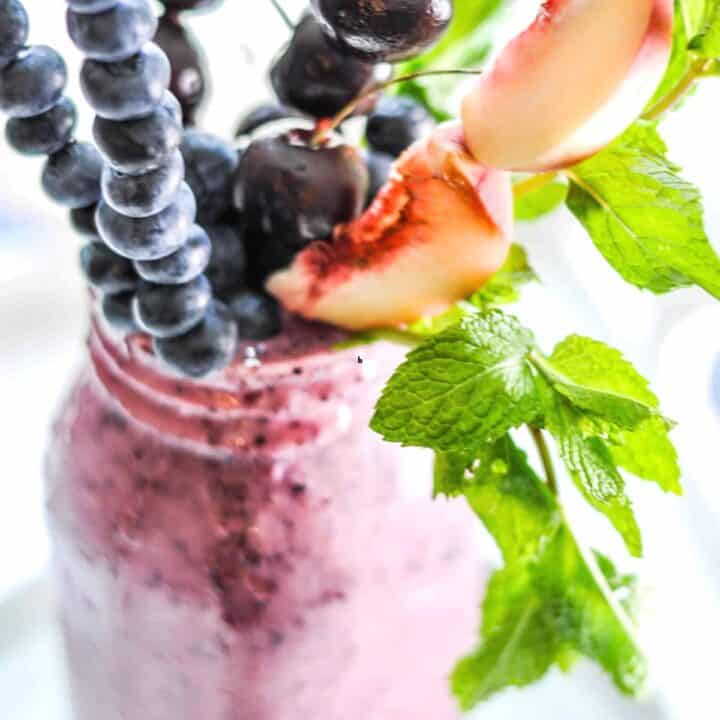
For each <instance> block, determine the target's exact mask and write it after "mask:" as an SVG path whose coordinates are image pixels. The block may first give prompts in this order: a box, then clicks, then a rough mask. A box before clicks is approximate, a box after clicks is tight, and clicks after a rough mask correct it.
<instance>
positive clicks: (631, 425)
mask: <svg viewBox="0 0 720 720" xmlns="http://www.w3.org/2000/svg"><path fill="white" fill-rule="evenodd" d="M531 357H532V359H533V361H535V362H536V363H537V365H538V367H539V368H540V369H541V372H543V374H544V375H545V377H546V378H547V379H548V381H549V382H550V383H551V384H552V385H553V387H554V389H555V390H556V391H557V392H559V393H560V394H561V395H563V396H564V397H565V398H567V399H568V400H569V401H570V402H571V403H572V404H573V405H574V406H575V407H576V408H579V409H581V410H586V411H589V412H591V413H594V414H595V415H597V416H598V417H597V418H584V420H589V422H586V423H584V427H585V432H586V434H587V428H588V427H591V426H592V425H593V422H595V424H596V428H597V427H603V423H605V426H604V432H602V433H600V434H603V435H606V436H608V439H609V441H610V443H611V444H610V446H609V449H610V453H611V455H612V458H613V461H614V462H615V464H616V465H618V466H620V467H622V468H624V469H625V470H627V471H628V472H631V473H632V474H633V475H636V476H637V477H639V478H641V479H643V480H649V481H652V482H655V483H657V484H658V485H659V486H660V487H661V488H662V489H663V490H665V491H667V492H673V493H677V494H680V493H681V492H682V488H681V486H680V467H679V465H678V460H677V452H676V451H675V448H674V447H673V445H672V442H671V441H670V438H669V437H668V430H669V429H671V427H672V424H671V423H670V422H669V421H667V420H666V419H665V418H663V417H662V416H661V415H660V411H659V409H658V399H657V397H656V396H655V394H654V393H653V392H652V390H650V388H649V386H648V382H647V380H645V378H643V377H642V375H640V373H639V372H638V371H637V370H636V369H635V368H634V367H633V366H632V364H631V363H629V362H628V361H627V360H625V358H624V357H623V356H622V354H621V353H620V352H619V351H618V350H615V349H614V348H611V347H608V346H607V345H605V344H604V343H601V342H598V341H597V340H592V339H590V338H586V337H581V336H578V335H571V336H570V337H568V338H566V339H565V340H564V341H563V342H561V343H560V344H559V345H558V346H557V347H556V348H555V350H554V352H553V354H552V355H551V356H550V358H547V359H545V358H542V357H538V354H537V353H533V354H532V356H531ZM580 423H581V424H583V423H582V421H580ZM608 423H609V424H610V425H611V427H608V425H607V424H608Z"/></svg>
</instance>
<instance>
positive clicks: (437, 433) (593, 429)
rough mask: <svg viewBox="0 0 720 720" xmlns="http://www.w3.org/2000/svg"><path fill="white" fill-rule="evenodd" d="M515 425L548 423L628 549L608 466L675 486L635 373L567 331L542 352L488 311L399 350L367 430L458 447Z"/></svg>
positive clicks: (635, 536) (509, 321) (616, 482)
mask: <svg viewBox="0 0 720 720" xmlns="http://www.w3.org/2000/svg"><path fill="white" fill-rule="evenodd" d="M523 424H527V425H531V426H533V427H536V428H546V429H548V430H549V431H550V433H551V434H552V435H553V437H554V438H555V440H556V441H557V444H558V449H559V452H560V455H561V457H562V459H563V461H564V463H565V466H566V467H567V469H568V472H569V474H570V476H571V477H572V479H573V480H574V482H575V484H576V485H577V486H578V488H579V489H580V490H581V492H582V494H583V495H584V497H585V498H586V499H587V501H588V502H589V503H590V504H591V505H592V507H594V508H595V509H596V510H598V511H600V512H602V513H603V514H604V515H606V517H607V518H608V519H609V520H610V522H611V523H612V524H613V525H614V526H615V528H616V529H617V530H618V532H619V533H620V534H621V535H622V537H623V538H624V540H625V542H626V544H627V546H628V549H629V550H630V552H631V553H632V554H634V555H639V554H640V553H641V551H642V541H641V538H640V530H639V528H638V526H637V523H636V521H635V517H634V514H633V511H632V505H631V503H630V500H629V499H628V497H627V495H626V492H625V480H624V478H623V476H622V474H621V472H620V469H619V467H620V466H625V467H627V468H628V469H629V470H630V471H631V472H633V473H635V474H638V475H639V476H641V477H646V479H648V480H652V481H655V482H658V484H659V485H660V487H662V488H663V489H666V490H671V491H673V492H678V491H679V485H678V482H677V478H678V476H679V471H678V470H677V463H676V458H675V456H674V452H673V451H669V450H668V445H669V440H668V438H667V432H668V430H669V429H670V428H671V423H670V422H669V421H667V420H666V419H665V418H664V417H663V416H662V415H661V413H660V411H659V409H658V402H657V398H656V397H655V395H653V393H652V392H651V391H650V390H649V388H648V386H647V382H646V381H645V380H644V379H643V378H642V376H641V375H640V374H639V373H637V371H636V370H635V369H634V368H633V367H632V365H631V364H630V363H628V362H627V361H626V360H625V359H624V358H623V357H622V355H621V354H620V353H619V352H618V351H616V350H613V349H612V348H610V347H608V346H606V345H604V344H602V343H599V342H597V341H595V340H591V339H589V338H583V337H579V336H571V337H569V338H567V339H566V340H564V341H563V342H562V343H560V344H559V345H558V346H557V347H556V348H555V350H554V352H553V353H552V354H551V355H550V356H545V355H544V354H543V353H542V351H541V350H540V349H539V348H538V347H537V345H536V342H535V339H534V337H533V335H532V333H531V332H530V331H529V330H528V329H526V328H523V327H522V325H521V324H520V323H519V321H518V320H517V319H516V318H514V317H512V316H510V315H506V314H504V313H502V312H500V311H499V310H491V311H487V312H477V313H473V314H469V315H466V316H464V317H463V318H462V319H461V320H460V321H459V322H458V323H457V324H456V325H454V326H452V327H450V328H447V329H445V330H443V331H442V332H439V333H438V334H437V335H434V336H431V337H429V338H427V339H426V340H425V341H424V342H422V344H421V345H420V346H419V347H417V348H416V349H414V350H413V351H412V352H410V353H409V355H408V357H407V359H406V361H405V362H404V363H403V364H402V365H401V366H400V367H399V368H398V369H397V370H396V372H395V374H394V375H393V376H392V378H391V379H390V381H389V382H388V383H387V385H386V386H385V389H384V390H383V393H382V396H381V397H380V400H379V401H378V403H377V406H376V409H375V414H374V416H373V419H372V422H371V427H372V428H373V429H374V430H375V431H376V432H378V433H380V434H381V435H382V436H383V437H384V438H385V439H386V440H389V441H392V442H398V443H401V444H403V445H415V446H420V447H427V448H431V449H433V450H436V451H439V452H444V453H448V452H450V453H465V454H466V453H468V452H470V453H473V452H477V449H478V448H482V447H484V446H485V445H488V444H489V443H494V442H496V441H498V440H499V439H500V438H502V437H503V436H504V435H505V434H506V433H507V432H508V431H510V430H512V429H513V428H517V427H519V426H521V425H523ZM658 447H660V448H663V458H664V460H665V462H666V463H668V465H667V467H666V468H665V466H663V469H662V470H660V469H658V468H657V467H656V466H655V464H654V463H650V462H647V461H645V460H644V453H645V452H646V451H650V449H655V448H658ZM670 447H671V446H670Z"/></svg>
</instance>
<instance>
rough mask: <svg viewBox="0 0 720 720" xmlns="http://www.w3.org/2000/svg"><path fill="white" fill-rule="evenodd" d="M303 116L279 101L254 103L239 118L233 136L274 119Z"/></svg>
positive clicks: (252, 129) (238, 135)
mask: <svg viewBox="0 0 720 720" xmlns="http://www.w3.org/2000/svg"><path fill="white" fill-rule="evenodd" d="M295 117H303V115H302V113H299V112H298V111H297V110H295V108H291V107H287V106H286V105H280V104H279V103H273V102H266V103H262V104H261V105H256V106H255V107H254V108H253V109H252V110H249V111H248V112H247V113H245V115H243V116H242V118H240V122H239V123H238V126H237V130H236V131H235V137H240V136H241V135H249V134H250V133H251V132H254V131H255V130H257V129H258V128H260V127H262V126H263V125H266V124H267V123H270V122H274V121H275V120H286V119H287V118H295Z"/></svg>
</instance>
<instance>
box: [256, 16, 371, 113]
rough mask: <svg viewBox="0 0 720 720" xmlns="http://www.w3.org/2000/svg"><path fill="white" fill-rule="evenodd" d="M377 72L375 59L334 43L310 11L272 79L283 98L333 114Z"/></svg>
mask: <svg viewBox="0 0 720 720" xmlns="http://www.w3.org/2000/svg"><path fill="white" fill-rule="evenodd" d="M374 72H375V68H374V65H373V64H372V63H370V62H366V61H365V60H361V59H359V58H355V57H351V56H349V55H347V54H346V53H342V52H340V51H339V50H338V49H337V48H336V47H334V46H333V45H332V44H331V42H330V41H329V40H328V38H327V37H326V36H325V33H324V32H323V30H322V28H321V27H320V24H319V23H318V22H317V20H315V18H314V17H313V16H312V15H306V16H305V17H304V18H303V19H302V20H301V21H300V23H299V24H298V26H297V27H296V28H295V32H294V34H293V37H292V40H291V41H290V44H289V46H288V47H287V49H286V50H285V52H284V53H283V54H282V55H281V57H280V58H279V59H278V60H277V61H276V62H275V63H274V64H273V66H272V69H271V71H270V80H271V82H272V86H273V88H274V89H275V93H276V95H277V96H278V98H279V100H280V102H282V103H284V104H285V105H291V106H292V107H295V108H297V109H298V110H302V111H303V112H306V113H309V114H310V115H314V116H315V117H329V116H331V115H334V114H335V113H336V112H338V111H339V110H340V109H342V108H343V107H345V105H347V104H348V103H349V102H350V101H351V100H354V99H355V98H356V97H357V96H358V95H359V94H360V93H361V92H362V91H363V90H365V89H366V88H367V87H368V86H369V85H370V84H371V83H372V81H373V77H374Z"/></svg>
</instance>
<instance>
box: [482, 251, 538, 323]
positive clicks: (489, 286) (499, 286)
mask: <svg viewBox="0 0 720 720" xmlns="http://www.w3.org/2000/svg"><path fill="white" fill-rule="evenodd" d="M537 281H538V276H537V275H536V274H535V271H534V270H533V269H532V268H531V267H530V263H529V262H528V257H527V253H526V252H525V250H524V249H523V248H522V247H521V246H520V245H515V244H514V245H512V246H511V248H510V253H509V254H508V257H507V260H505V264H504V265H503V266H502V267H501V268H500V270H498V271H497V272H496V273H495V274H494V275H493V276H492V277H491V278H490V280H488V281H487V283H485V285H484V286H483V287H482V288H480V290H478V291H477V292H476V293H475V294H474V295H473V296H472V297H471V298H470V303H471V304H472V305H475V306H476V307H478V308H481V309H483V310H487V309H490V308H493V307H498V306H499V305H507V304H510V303H513V302H516V301H517V300H519V299H520V289H521V288H522V286H523V285H527V284H529V283H531V282H537Z"/></svg>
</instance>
